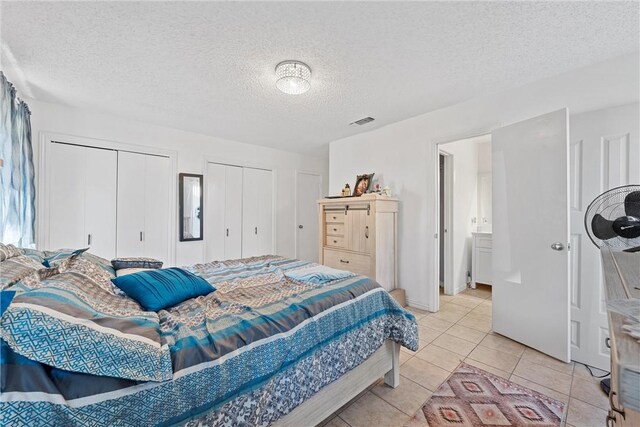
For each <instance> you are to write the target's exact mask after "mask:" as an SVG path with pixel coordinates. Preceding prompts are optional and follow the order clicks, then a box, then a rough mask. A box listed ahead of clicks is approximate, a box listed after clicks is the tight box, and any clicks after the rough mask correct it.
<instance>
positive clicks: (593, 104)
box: [329, 53, 640, 309]
mask: <svg viewBox="0 0 640 427" xmlns="http://www.w3.org/2000/svg"><path fill="white" fill-rule="evenodd" d="M639 59H640V58H639V55H638V54H637V53H635V54H632V55H627V56H624V57H619V58H615V59H612V60H610V61H607V62H605V63H600V64H595V65H592V66H589V67H585V68H581V69H578V70H574V71H572V72H569V73H565V74H561V75H558V76H555V77H551V78H548V79H544V80H541V81H538V82H534V83H531V84H529V85H526V86H523V87H520V88H515V89H511V90H508V91H504V92H501V93H498V94H493V95H487V96H483V97H480V98H476V99H473V100H470V101H467V102H464V103H460V104H457V105H454V106H451V107H447V108H444V109H441V110H438V111H434V112H431V113H428V114H424V115H421V116H417V117H414V118H411V119H408V120H404V121H401V122H397V123H394V124H391V125H389V126H385V127H383V128H380V129H376V130H374V131H371V132H367V133H362V134H358V135H355V136H352V137H349V138H345V139H342V140H338V141H334V142H332V143H331V146H330V153H329V164H330V170H329V177H330V180H329V185H330V187H329V188H330V189H332V190H335V189H338V188H340V186H341V185H343V184H344V183H345V182H351V181H353V178H354V177H355V175H356V174H357V173H359V172H360V171H363V170H364V171H371V172H376V176H380V175H381V176H382V177H383V180H382V181H383V182H382V184H383V185H389V186H391V187H392V189H393V191H394V193H395V194H396V195H397V196H398V197H399V198H400V212H399V224H398V232H399V272H398V275H399V283H400V286H401V287H403V288H405V289H406V291H407V298H408V301H409V303H410V304H412V305H414V306H416V307H422V308H426V309H431V308H432V307H433V304H435V303H436V301H437V287H436V286H435V284H434V283H433V282H434V280H435V279H436V275H435V271H434V268H435V265H434V257H435V251H436V249H437V248H436V247H435V239H434V234H435V233H436V229H435V214H436V212H435V209H434V206H435V197H436V194H437V192H436V187H435V182H436V180H435V179H436V169H437V168H436V163H437V162H436V159H437V157H436V155H435V154H436V150H435V148H434V144H436V143H439V142H446V141H455V140H458V139H462V138H466V137H470V136H473V135H479V134H484V133H488V132H489V131H491V130H492V129H495V128H498V127H500V126H502V125H506V124H509V123H514V122H517V121H520V120H524V119H527V118H530V117H534V116H537V115H540V114H544V113H547V112H550V111H554V110H557V109H560V108H563V107H568V108H569V109H570V111H571V112H572V113H578V112H585V111H591V110H595V109H599V108H605V107H609V106H615V105H622V104H628V103H632V102H637V101H638V94H639V92H640V84H639V72H640V69H639ZM363 153H365V154H363Z"/></svg>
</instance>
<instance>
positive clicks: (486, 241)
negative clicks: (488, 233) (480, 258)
mask: <svg viewBox="0 0 640 427" xmlns="http://www.w3.org/2000/svg"><path fill="white" fill-rule="evenodd" d="M491 247H492V240H491V237H482V236H476V248H485V249H491Z"/></svg>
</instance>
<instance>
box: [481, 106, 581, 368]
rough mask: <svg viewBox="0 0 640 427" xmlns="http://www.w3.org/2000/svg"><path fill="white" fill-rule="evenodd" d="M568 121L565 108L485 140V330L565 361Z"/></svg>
mask: <svg viewBox="0 0 640 427" xmlns="http://www.w3.org/2000/svg"><path fill="white" fill-rule="evenodd" d="M568 126H569V117H568V110H567V109H562V110H559V111H555V112H552V113H549V114H545V115H542V116H539V117H535V118H533V119H529V120H525V121H523V122H519V123H516V124H513V125H510V126H506V127H503V128H501V129H498V130H496V131H494V132H493V137H492V161H493V184H492V185H493V191H492V194H493V209H492V210H493V260H492V263H493V329H494V330H495V331H496V332H497V333H499V334H502V335H505V336H507V337H509V338H512V339H514V340H516V341H519V342H521V343H523V344H526V345H528V346H530V347H533V348H535V349H537V350H539V351H541V352H543V353H546V354H548V355H550V356H552V357H555V358H557V359H560V360H562V361H565V362H569V360H570V353H569V351H570V350H569V347H570V346H569V253H568V250H567V244H568V242H569V165H568V151H569V139H568V136H569V135H568ZM552 245H553V248H552ZM554 248H555V249H554Z"/></svg>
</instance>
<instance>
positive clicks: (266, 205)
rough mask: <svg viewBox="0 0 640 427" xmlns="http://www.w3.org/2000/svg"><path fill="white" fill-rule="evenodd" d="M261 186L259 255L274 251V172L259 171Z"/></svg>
mask: <svg viewBox="0 0 640 427" xmlns="http://www.w3.org/2000/svg"><path fill="white" fill-rule="evenodd" d="M258 172H259V175H260V188H259V192H258V193H259V194H258V212H259V213H260V216H259V217H258V255H269V254H272V253H273V252H274V251H273V173H272V172H271V171H267V170H260V171H258Z"/></svg>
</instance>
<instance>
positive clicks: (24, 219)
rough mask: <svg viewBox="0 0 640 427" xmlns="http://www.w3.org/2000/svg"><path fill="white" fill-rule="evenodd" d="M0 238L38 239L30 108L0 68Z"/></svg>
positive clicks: (28, 243)
mask: <svg viewBox="0 0 640 427" xmlns="http://www.w3.org/2000/svg"><path fill="white" fill-rule="evenodd" d="M0 159H2V161H3V165H2V167H1V168H0V191H1V193H0V196H1V198H2V200H1V203H0V242H2V243H13V244H14V245H16V246H19V247H25V248H28V247H33V246H34V243H35V220H36V206H35V199H36V188H35V171H34V167H33V148H32V145H31V111H29V107H28V106H27V104H25V103H24V101H22V100H19V99H18V98H16V90H15V88H14V87H13V85H12V84H11V83H10V82H9V81H8V80H7V78H6V77H5V75H4V73H2V72H1V71H0Z"/></svg>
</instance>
